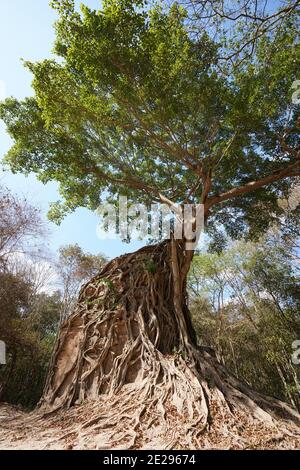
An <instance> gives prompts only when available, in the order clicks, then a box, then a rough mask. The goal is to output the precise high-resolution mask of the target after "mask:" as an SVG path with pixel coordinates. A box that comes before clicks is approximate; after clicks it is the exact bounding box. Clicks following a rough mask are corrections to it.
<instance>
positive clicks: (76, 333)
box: [40, 241, 300, 448]
mask: <svg viewBox="0 0 300 470" xmlns="http://www.w3.org/2000/svg"><path fill="white" fill-rule="evenodd" d="M188 256H189V254H188V253H186V254H184V252H183V251H182V249H181V246H180V245H179V244H178V243H176V242H175V241H171V242H164V243H161V244H159V245H156V246H148V247H145V248H143V249H141V250H139V251H137V252H136V253H132V254H127V255H123V256H121V257H119V258H116V259H114V260H112V261H111V262H109V263H108V264H107V265H106V266H105V267H104V269H103V270H102V272H101V273H100V274H99V275H97V276H96V277H94V278H93V279H92V280H91V281H90V282H88V283H87V284H86V285H85V286H83V288H82V290H81V293H80V296H79V300H78V304H77V307H76V309H75V311H74V313H73V314H72V315H71V316H70V318H68V320H67V321H66V322H65V323H64V324H63V326H62V328H61V332H60V335H59V338H58V341H57V344H56V348H55V351H54V354H53V358H52V364H51V366H50V371H49V375H48V379H47V383H46V387H45V393H44V396H43V398H42V401H41V404H40V405H41V408H40V410H41V411H42V412H43V413H44V414H43V415H41V416H44V418H41V419H45V416H47V419H48V420H49V419H50V420H52V422H53V423H54V422H58V421H59V420H60V419H61V416H62V413H63V414H64V417H65V419H66V420H67V423H68V425H67V428H66V429H67V431H65V433H66V432H67V433H69V435H70V436H71V441H72V443H71V445H72V446H74V447H78V446H79V447H80V446H81V447H83V448H84V447H87V448H90V447H92V448H93V447H97V448H143V447H144V448H147V447H148V448H149V447H152V448H231V447H232V448H249V447H255V446H256V447H257V446H258V447H266V448H272V447H276V448H277V447H279V448H280V447H283V448H286V447H287V448H294V447H297V446H298V444H299V437H300V432H299V427H298V426H299V424H300V417H299V415H298V414H297V412H296V411H294V410H293V409H292V408H290V407H289V406H287V405H286V404H285V403H282V402H280V401H278V400H275V399H272V398H267V397H265V396H263V395H261V394H259V393H257V392H255V391H253V390H251V389H250V388H249V387H248V386H246V385H245V384H242V383H241V382H240V381H239V380H238V379H236V378H235V377H234V376H233V375H232V374H230V373H229V372H228V371H227V370H226V369H225V368H224V367H223V366H222V365H221V364H219V363H218V361H217V360H216V358H215V357H214V355H213V352H211V351H209V350H208V349H205V348H201V347H198V346H197V344H196V340H195V335H194V332H193V328H192V325H191V322H190V317H189V312H188V309H187V302H186V297H185V277H186V271H187V269H186V267H187V265H188V263H189V259H188ZM258 373H259V371H258ZM65 410H69V411H65ZM66 416H68V417H69V418H68V419H69V421H68V419H67V418H66ZM75 422H77V423H80V426H79V427H80V430H78V429H79V428H78V427H77V428H76V429H77V430H76V431H75V430H74V429H75V428H74V423H75ZM72 430H73V431H72ZM64 435H65V434H64ZM79 442H80V444H79Z"/></svg>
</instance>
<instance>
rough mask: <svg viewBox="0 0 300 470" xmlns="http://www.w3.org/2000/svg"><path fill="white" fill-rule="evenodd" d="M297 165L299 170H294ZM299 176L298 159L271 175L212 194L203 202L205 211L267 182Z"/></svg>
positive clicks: (299, 162)
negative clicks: (221, 192)
mask: <svg viewBox="0 0 300 470" xmlns="http://www.w3.org/2000/svg"><path fill="white" fill-rule="evenodd" d="M297 167H298V169H299V171H298V172H295V171H293V170H296V169H297ZM295 176H300V161H296V162H294V163H293V164H292V165H289V166H287V167H286V168H284V169H283V170H281V171H277V172H276V173H273V174H271V175H268V176H265V177H264V178H261V179H259V180H256V181H250V182H249V183H246V184H245V185H243V186H238V187H236V188H232V189H230V190H229V191H226V192H225V193H223V194H218V195H215V196H212V197H210V198H208V199H207V201H206V204H205V211H207V210H208V209H210V208H211V207H212V206H214V205H216V204H219V203H220V202H223V201H227V200H228V199H232V198H234V197H237V196H241V195H242V194H246V193H249V192H251V191H255V190H256V189H259V188H262V187H263V186H267V185H268V184H271V183H274V182H275V181H279V180H281V179H283V178H288V177H295Z"/></svg>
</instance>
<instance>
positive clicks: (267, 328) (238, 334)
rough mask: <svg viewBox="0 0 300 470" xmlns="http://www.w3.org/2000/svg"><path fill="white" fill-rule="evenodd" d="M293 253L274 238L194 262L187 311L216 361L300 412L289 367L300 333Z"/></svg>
mask: <svg viewBox="0 0 300 470" xmlns="http://www.w3.org/2000/svg"><path fill="white" fill-rule="evenodd" d="M290 254H291V253H289V252H288V251H287V250H286V246H285V244H284V243H283V242H282V241H281V240H280V239H279V238H278V236H274V237H268V238H267V239H264V240H261V241H260V242H257V243H245V242H238V243H237V244H234V245H233V246H232V247H231V248H230V249H229V250H227V251H226V252H222V253H221V254H219V255H217V254H214V255H212V254H210V253H206V254H199V255H197V256H195V258H194V260H193V264H192V268H191V271H190V275H189V290H190V308H191V312H192V315H193V320H194V325H195V329H196V331H197V333H198V337H199V341H200V342H201V343H202V344H203V345H205V346H209V347H213V348H214V350H215V352H216V355H217V357H218V359H219V361H220V362H222V363H223V364H224V365H226V366H227V367H228V368H229V369H231V370H232V371H233V372H234V373H235V374H236V376H237V377H239V378H241V379H243V380H244V381H245V382H247V383H249V384H250V385H251V386H252V387H254V388H256V389H257V390H260V391H263V392H264V393H267V394H268V395H272V396H277V397H278V398H281V399H284V400H286V401H289V402H290V403H291V404H293V405H294V406H297V407H298V409H299V405H300V403H299V370H298V369H299V368H298V367H297V366H296V365H294V364H293V363H292V352H293V350H292V343H293V341H295V340H297V338H298V337H299V328H300V318H299V269H298V268H299V266H298V265H297V264H295V263H294V258H293V257H291V256H290ZM199 312H201V314H200V315H199ZM258 371H259V373H258Z"/></svg>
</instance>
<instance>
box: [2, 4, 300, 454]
mask: <svg viewBox="0 0 300 470" xmlns="http://www.w3.org/2000/svg"><path fill="white" fill-rule="evenodd" d="M53 5H54V7H55V8H56V9H57V10H58V13H59V20H58V22H57V24H56V44H55V51H56V53H57V54H58V56H60V57H59V60H58V61H54V60H45V61H42V62H39V63H35V64H33V63H27V64H26V65H27V67H28V68H29V69H30V70H31V71H32V73H33V75H34V81H33V86H34V90H35V96H34V97H32V98H28V99H25V100H23V101H17V100H15V99H13V98H10V99H8V100H6V101H5V102H4V103H3V104H2V105H1V111H0V112H1V117H2V118H3V119H4V121H5V122H6V125H7V128H8V131H9V132H10V134H11V136H12V138H13V139H14V141H15V144H14V145H13V147H12V148H11V149H10V151H9V152H8V155H7V157H6V161H7V162H8V163H9V165H10V167H11V169H12V170H13V171H24V172H30V171H33V172H35V173H36V174H37V175H38V178H39V179H40V180H41V181H43V182H47V181H49V180H50V179H56V180H57V181H58V182H59V184H60V192H61V194H62V196H63V198H64V203H63V205H59V204H56V205H54V206H53V207H52V210H51V212H50V215H51V217H52V218H54V219H57V220H58V219H59V218H60V217H61V216H62V215H63V213H64V212H65V211H68V210H73V209H74V208H75V207H77V206H86V207H89V208H91V209H95V208H96V207H97V206H98V204H99V195H100V196H101V197H102V198H104V197H105V198H106V199H108V200H109V201H114V200H115V199H116V198H117V195H118V193H119V192H121V193H122V194H124V195H127V196H128V198H129V201H130V202H131V201H135V202H136V201H139V202H150V201H151V202H153V201H161V202H164V203H168V204H169V206H170V207H172V208H173V209H174V207H175V206H174V204H176V203H179V204H182V203H184V202H188V203H190V204H196V203H202V204H204V212H205V218H206V221H207V230H208V231H209V233H210V234H211V236H213V235H214V234H216V235H217V236H218V237H219V238H220V236H221V235H222V233H221V232H218V231H219V228H220V226H222V230H223V231H227V233H228V234H229V235H230V236H231V237H239V236H248V237H257V236H258V234H260V233H261V232H263V231H265V230H266V229H267V228H268V227H269V226H270V225H271V224H273V223H274V221H275V220H278V219H279V218H280V217H281V216H283V215H284V211H283V209H282V208H281V207H280V206H279V205H278V203H277V200H278V197H283V196H287V195H288V193H289V185H290V183H291V181H294V179H295V178H296V177H297V176H299V174H300V168H299V163H300V159H299V135H298V127H299V106H297V105H293V104H292V102H291V85H292V83H293V81H294V80H296V79H297V78H298V77H297V73H298V61H299V41H298V29H299V28H298V26H299V17H298V16H297V14H296V11H294V13H293V14H290V15H288V17H286V19H285V20H283V22H282V28H281V29H280V30H279V31H278V34H276V35H275V36H274V35H273V34H272V31H270V34H268V32H266V34H265V35H263V36H261V37H260V38H258V43H257V46H256V51H255V54H254V55H252V56H251V57H250V58H249V59H248V60H247V61H245V62H244V63H243V67H242V68H238V69H233V70H232V71H231V72H230V75H228V70H226V71H225V72H223V71H222V69H220V67H219V65H220V64H219V56H220V54H219V52H220V48H221V51H222V54H223V52H224V46H223V45H221V46H219V44H218V43H216V42H215V41H214V40H213V39H212V38H211V37H209V32H208V31H207V32H204V33H203V34H201V35H200V37H196V38H195V37H194V36H193V35H192V34H190V32H189V28H188V24H187V12H186V11H185V10H184V9H183V8H181V7H180V6H178V5H177V4H173V5H172V6H171V7H170V8H163V7H161V6H159V5H158V6H157V5H154V6H151V7H150V5H149V4H148V3H147V2H143V1H136V2H133V1H130V0H108V1H106V2H103V7H102V9H101V10H100V11H92V10H90V9H88V8H87V7H85V6H82V8H81V13H78V12H77V11H76V9H75V7H74V2H73V1H71V0H60V1H59V0H56V1H54V2H53ZM266 76H267V77H268V79H267V80H266ZM296 222H297V211H296V212H295V214H294V215H293V217H291V218H290V220H289V227H291V226H295V225H296ZM192 256H193V252H192V251H188V250H186V249H185V241H184V240H183V241H177V240H175V239H174V238H172V240H171V241H170V242H164V243H161V244H159V245H157V246H152V247H145V248H144V249H142V250H140V251H138V252H137V253H135V254H130V255H127V256H123V257H120V258H119V259H116V260H113V261H111V262H110V263H109V264H107V265H106V266H105V268H104V269H103V271H102V272H101V273H100V274H99V275H98V276H96V277H95V278H93V280H92V281H91V283H90V284H88V285H86V286H85V288H84V289H83V290H82V291H81V295H80V298H79V302H78V304H77V307H76V309H75V311H74V313H73V315H72V316H71V317H70V318H69V319H68V321H67V322H66V323H65V324H64V325H63V327H62V329H61V334H60V337H59V340H58V342H57V344H56V348H55V352H54V358H53V361H54V364H53V365H54V367H53V368H52V369H51V371H50V374H49V376H48V380H47V384H46V391H45V395H44V401H43V403H44V405H45V406H47V407H52V408H54V409H56V408H59V407H61V406H70V405H73V404H76V403H82V402H83V401H86V400H89V399H99V396H100V395H102V394H103V393H108V394H109V397H111V400H112V401H111V403H110V406H111V407H110V411H109V412H108V413H107V414H105V416H106V417H105V416H104V417H102V419H103V420H104V422H103V423H102V424H101V426H102V427H107V428H108V429H109V430H110V431H109V432H110V434H109V435H108V438H109V439H111V443H112V445H114V443H115V442H116V440H123V442H126V443H127V445H128V446H132V445H135V443H136V439H137V438H138V435H139V432H141V433H146V434H147V432H149V428H150V427H151V426H152V424H151V423H152V422H153V420H152V418H151V419H150V418H149V416H150V415H151V412H152V411H153V413H154V414H155V415H157V413H158V414H159V415H160V416H161V419H165V420H166V423H165V426H164V430H161V428H160V427H159V422H160V419H158V422H157V423H155V427H156V431H155V433H156V434H157V435H161V436H162V435H163V433H164V432H168V429H169V428H170V427H171V428H173V427H174V423H175V421H176V420H177V421H176V422H178V423H181V424H182V420H184V421H185V423H186V427H185V430H184V432H183V435H184V438H182V436H180V435H179V434H180V433H179V434H178V433H177V435H176V436H177V437H174V441H173V442H172V445H177V444H178V442H181V443H184V444H182V445H190V446H193V445H201V439H202V436H203V432H204V430H207V429H208V425H210V424H211V422H213V425H214V426H215V428H214V429H215V432H216V433H217V436H218V438H219V439H222V437H223V438H224V436H228V434H229V435H231V436H237V435H240V433H241V428H240V423H241V420H245V423H246V424H245V425H246V426H250V421H249V419H250V418H249V417H250V416H252V417H256V418H258V417H259V418H260V419H261V421H262V422H263V425H264V426H269V425H270V423H271V420H272V419H273V418H274V419H275V417H276V419H279V415H280V416H282V413H283V414H285V415H288V416H289V417H290V418H291V419H294V420H297V419H299V417H298V415H297V414H296V413H295V412H294V411H293V410H292V409H289V408H287V406H286V405H284V404H283V403H280V402H278V401H274V400H269V399H267V398H265V397H263V396H261V395H260V394H258V393H255V392H253V391H252V390H251V389H250V388H249V387H247V386H246V385H243V384H242V383H241V382H239V381H238V380H237V379H236V378H235V377H234V376H232V375H230V374H229V373H228V372H226V370H225V369H224V368H223V366H222V365H221V364H219V363H218V362H217V361H216V360H215V358H214V357H213V355H211V354H209V352H207V351H205V350H202V349H201V348H200V349H199V348H198V347H197V345H196V341H195V334H194V331H193V328H192V325H191V321H190V315H189V311H188V307H187V302H186V277H187V273H188V270H189V267H190V263H191V260H192ZM149 266H151V269H150V268H149ZM70 351H72V354H71V355H70ZM58 365H59V367H58ZM123 385H124V387H123ZM126 386H127V387H129V388H130V389H131V392H132V391H134V392H135V393H134V397H135V398H134V407H133V408H132V409H131V412H130V413H128V410H127V408H126V406H127V404H128V397H126V390H127V388H126ZM153 390H155V391H153ZM120 391H121V393H122V395H120V393H119V392H120ZM116 392H118V393H116ZM121 396H122V399H120V397H121ZM131 396H133V395H132V393H131ZM114 400H115V401H114ZM136 403H138V404H139V406H138V407H137V406H136ZM174 406H175V410H174V413H173V412H172V413H165V410H168V409H170V407H171V408H172V407H174ZM145 408H147V409H148V413H146V415H145ZM172 410H173V408H172ZM214 410H216V411H215V412H214ZM232 410H235V415H234V417H232ZM225 415H226V418H227V421H228V423H232V424H230V426H231V431H230V432H229V433H228V429H226V426H225V427H224V426H223V427H220V426H218V423H219V422H220V421H222V422H224V416H225ZM271 416H272V417H273V418H271ZM120 417H123V418H124V420H125V421H126V425H124V423H125V421H124V420H122V419H121V418H120ZM292 417H293V418H292ZM100 419H101V416H99V420H100ZM95 422H96V418H94V419H93V423H94V424H95ZM120 423H121V425H120ZM137 423H138V424H137ZM181 424H180V426H179V424H178V428H180V427H181ZM138 426H140V428H139V429H140V431H139V429H138ZM126 429H131V430H132V431H131V432H127V431H126ZM282 429H283V428H282ZM283 432H284V431H283ZM262 435H263V436H264V435H266V433H263V434H262ZM210 437H211V436H210ZM210 437H204V438H203V439H204V441H205V439H210ZM182 439H183V440H182ZM286 439H288V438H287V437H286ZM163 441H164V442H165V438H163ZM233 441H234V442H236V438H235V437H233ZM202 444H203V445H204V443H203V442H202ZM205 445H206V444H205Z"/></svg>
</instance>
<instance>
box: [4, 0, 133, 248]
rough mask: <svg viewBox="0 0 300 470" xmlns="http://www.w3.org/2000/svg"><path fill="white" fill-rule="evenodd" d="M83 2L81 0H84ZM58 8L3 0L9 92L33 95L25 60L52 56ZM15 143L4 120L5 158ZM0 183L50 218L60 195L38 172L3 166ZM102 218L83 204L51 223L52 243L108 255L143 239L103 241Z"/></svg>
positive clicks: (90, 0)
mask: <svg viewBox="0 0 300 470" xmlns="http://www.w3.org/2000/svg"><path fill="white" fill-rule="evenodd" d="M79 3H80V2H78V4H79ZM84 3H85V4H86V5H87V6H89V7H91V8H98V7H99V5H100V0H84ZM55 19H56V12H55V11H54V10H52V8H51V7H50V6H49V0H0V57H1V61H0V84H1V83H2V87H1V86H0V93H1V89H3V84H4V87H5V95H6V96H15V97H17V98H19V99H22V98H24V97H25V96H29V95H32V94H33V91H32V88H31V80H32V76H31V74H30V73H29V72H28V71H27V70H26V69H25V68H24V67H23V65H22V62H21V58H23V59H25V60H31V61H36V60H41V59H44V58H47V57H50V56H51V50H52V46H53V42H54V30H53V27H52V25H53V22H54V21H55ZM10 144H11V141H10V138H9V136H8V135H7V134H6V132H5V127H4V125H3V123H2V122H1V121H0V158H2V157H3V155H5V153H6V152H7V150H8V149H9V147H10ZM0 184H1V185H4V186H6V187H8V188H9V189H11V190H12V191H13V192H15V193H17V194H20V195H25V196H26V197H27V198H28V199H29V200H30V201H31V202H32V203H33V204H34V205H36V206H37V207H39V208H40V209H41V211H42V213H43V216H44V217H45V218H46V213H47V210H48V206H49V202H52V201H56V200H58V199H59V194H58V192H57V184H56V183H55V182H53V183H50V184H47V185H43V184H41V183H40V182H39V181H37V180H36V178H35V176H34V175H30V176H29V177H28V178H26V177H25V176H23V175H21V174H18V175H12V174H11V173H10V172H7V171H6V172H4V171H3V170H2V169H1V170H0ZM97 223H98V219H97V217H96V216H95V215H94V214H93V213H92V212H90V211H88V210H86V209H78V210H77V211H76V212H75V213H73V214H70V215H68V216H67V217H66V218H65V220H64V221H63V222H62V224H61V225H60V226H58V227H57V226H56V225H54V224H52V223H50V222H49V226H50V235H49V242H48V244H49V247H50V249H51V250H53V251H55V250H57V249H58V247H59V246H61V245H65V244H69V243H78V244H79V245H80V246H81V247H82V248H83V249H85V250H86V251H89V252H91V253H98V252H102V253H105V254H106V255H107V256H109V257H114V256H118V255H119V254H121V253H125V252H128V251H134V250H135V249H137V248H138V247H140V246H141V245H142V244H141V242H133V243H131V244H130V245H128V244H124V243H122V242H121V241H119V240H99V239H98V238H97V236H96V226H97Z"/></svg>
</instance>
